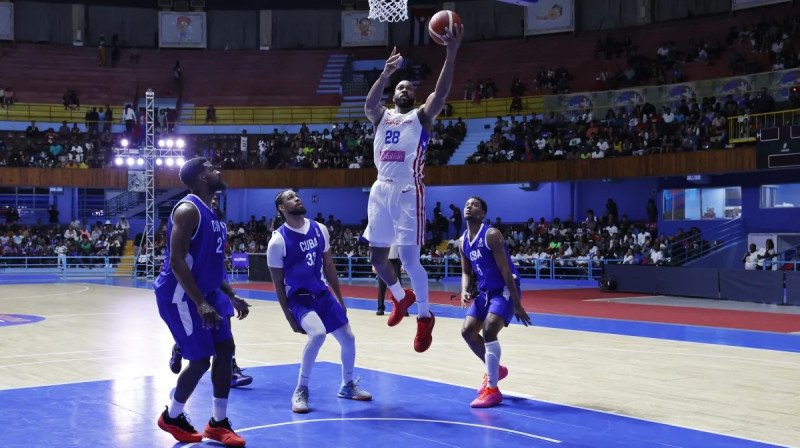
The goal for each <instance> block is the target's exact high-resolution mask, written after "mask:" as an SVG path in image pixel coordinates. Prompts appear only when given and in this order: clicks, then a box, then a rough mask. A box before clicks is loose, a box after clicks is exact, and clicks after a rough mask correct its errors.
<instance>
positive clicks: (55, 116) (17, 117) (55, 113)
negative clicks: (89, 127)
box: [0, 103, 124, 132]
mask: <svg viewBox="0 0 800 448" xmlns="http://www.w3.org/2000/svg"><path fill="white" fill-rule="evenodd" d="M95 107H96V108H97V111H98V112H100V111H105V110H106V106H105V105H102V104H82V105H81V108H80V109H79V110H76V109H64V105H62V104H35V103H14V105H13V106H11V107H5V108H0V120H7V121H37V122H58V123H60V122H62V121H66V122H67V123H69V124H72V123H78V124H81V125H83V124H84V123H85V122H86V112H87V111H90V110H92V108H95ZM111 111H112V112H113V114H114V119H113V120H112V121H111V124H119V123H121V119H122V118H121V117H122V112H124V109H123V107H122V106H119V105H112V106H111ZM39 130H40V131H42V132H44V131H46V129H39ZM56 130H57V129H56Z"/></svg>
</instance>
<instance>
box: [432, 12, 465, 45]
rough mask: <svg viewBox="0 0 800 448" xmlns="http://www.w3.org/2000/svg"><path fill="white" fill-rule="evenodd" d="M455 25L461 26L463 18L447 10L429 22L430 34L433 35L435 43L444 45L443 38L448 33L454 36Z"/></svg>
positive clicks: (434, 16) (435, 15)
mask: <svg viewBox="0 0 800 448" xmlns="http://www.w3.org/2000/svg"><path fill="white" fill-rule="evenodd" d="M454 25H461V17H459V16H458V14H456V12H455V11H449V10H447V9H445V10H442V11H439V12H437V13H436V14H434V15H433V17H431V20H430V22H428V34H430V35H431V39H433V41H434V42H436V43H437V44H439V45H444V41H443V40H442V37H443V36H444V33H445V32H446V31H450V34H452V33H453V26H454Z"/></svg>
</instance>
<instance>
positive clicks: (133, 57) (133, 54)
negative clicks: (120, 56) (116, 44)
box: [128, 46, 139, 64]
mask: <svg viewBox="0 0 800 448" xmlns="http://www.w3.org/2000/svg"><path fill="white" fill-rule="evenodd" d="M128 61H129V62H130V63H131V64H139V49H138V48H136V46H133V47H131V51H130V53H129V56H128Z"/></svg>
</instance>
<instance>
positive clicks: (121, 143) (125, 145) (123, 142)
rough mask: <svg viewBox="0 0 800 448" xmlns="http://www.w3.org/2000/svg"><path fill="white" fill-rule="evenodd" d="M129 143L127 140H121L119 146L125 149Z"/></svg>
mask: <svg viewBox="0 0 800 448" xmlns="http://www.w3.org/2000/svg"><path fill="white" fill-rule="evenodd" d="M130 143H131V142H129V141H128V139H127V138H123V139H122V140H120V141H119V144H120V145H122V147H123V148H127V147H128V145H129V144H130Z"/></svg>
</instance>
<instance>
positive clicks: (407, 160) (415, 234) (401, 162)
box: [364, 25, 464, 353]
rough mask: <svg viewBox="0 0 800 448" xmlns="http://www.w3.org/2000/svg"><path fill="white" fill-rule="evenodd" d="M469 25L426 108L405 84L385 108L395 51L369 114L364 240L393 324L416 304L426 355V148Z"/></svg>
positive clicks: (457, 36) (457, 35)
mask: <svg viewBox="0 0 800 448" xmlns="http://www.w3.org/2000/svg"><path fill="white" fill-rule="evenodd" d="M463 34H464V26H463V25H461V26H458V25H456V26H454V27H453V32H452V33H450V32H449V31H448V32H446V33H445V35H444V37H443V39H442V40H443V41H444V43H445V45H446V51H447V53H446V54H447V56H446V57H445V60H444V66H443V67H442V72H441V73H440V74H439V80H438V81H437V82H436V90H434V92H433V93H432V94H430V95H429V96H428V98H427V100H426V101H425V104H423V105H422V106H420V107H419V108H414V100H415V92H414V85H413V84H411V82H409V81H400V82H399V83H398V84H397V87H395V89H394V98H393V100H394V105H395V108H394V109H387V108H386V107H384V106H383V105H382V104H381V101H380V100H381V94H382V93H383V89H384V88H385V87H386V83H387V82H388V81H389V77H390V76H391V75H392V73H394V72H395V70H397V68H398V67H399V66H400V64H401V63H402V61H403V57H402V56H401V55H400V53H398V52H397V48H394V49H393V50H392V54H391V55H390V56H389V59H387V60H386V66H385V67H384V69H383V73H381V76H380V77H379V78H378V80H377V81H375V84H374V85H373V86H372V88H371V89H370V91H369V94H368V95H367V101H366V104H364V111H365V112H366V115H367V118H369V120H370V121H371V122H372V124H373V125H374V126H375V148H374V151H375V152H374V158H375V166H376V167H377V168H378V180H376V181H375V183H374V184H372V189H371V190H370V192H369V205H368V207H367V217H368V218H369V223H368V224H367V230H366V232H365V233H364V237H365V238H366V239H367V240H368V241H369V245H370V262H371V263H372V266H373V267H374V268H375V270H376V271H377V273H378V275H379V276H380V277H381V279H383V281H384V282H386V285H387V287H388V288H389V291H391V296H390V300H391V301H392V304H394V307H393V309H392V313H391V315H390V316H389V321H388V324H389V326H390V327H393V326H395V325H397V324H399V323H400V321H401V320H403V316H404V315H405V313H406V311H407V310H408V307H409V306H411V305H412V304H413V303H414V302H415V301H416V302H417V307H418V313H417V335H416V337H415V338H414V350H416V351H417V352H419V353H422V352H424V351H425V350H427V349H428V348H429V347H430V346H431V342H432V341H433V336H432V334H433V326H434V324H435V322H436V321H435V318H434V316H433V313H431V312H430V306H429V304H428V274H427V272H425V268H423V267H422V264H421V263H420V249H421V246H422V244H423V243H424V242H425V185H423V183H422V177H423V176H424V174H423V168H424V166H425V150H426V149H427V146H428V139H429V138H430V129H431V126H432V124H433V121H434V119H436V117H437V116H438V115H439V113H440V112H441V111H442V109H443V108H444V106H445V102H446V100H447V95H448V93H449V92H450V85H451V84H452V82H453V72H454V70H455V60H456V52H457V51H458V47H459V46H460V45H461V37H462V36H463ZM393 244H396V245H397V249H398V255H399V256H400V261H401V262H402V264H403V267H404V268H405V270H406V272H407V273H408V276H409V277H410V279H411V286H412V288H413V290H411V289H403V287H401V286H400V282H399V281H398V278H397V274H396V273H395V271H394V269H393V268H392V265H391V264H390V263H389V248H390V247H391V246H392V245H393Z"/></svg>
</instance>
